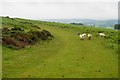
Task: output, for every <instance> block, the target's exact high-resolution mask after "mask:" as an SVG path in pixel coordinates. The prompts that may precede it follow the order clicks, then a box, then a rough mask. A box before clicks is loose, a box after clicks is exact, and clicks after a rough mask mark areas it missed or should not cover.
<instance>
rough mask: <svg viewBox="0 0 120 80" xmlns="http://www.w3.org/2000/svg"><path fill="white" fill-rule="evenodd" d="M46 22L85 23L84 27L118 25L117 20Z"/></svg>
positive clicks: (62, 21)
mask: <svg viewBox="0 0 120 80" xmlns="http://www.w3.org/2000/svg"><path fill="white" fill-rule="evenodd" d="M44 21H50V22H60V23H68V24H69V23H83V24H84V25H89V26H94V25H95V26H96V27H111V28H113V26H114V25H115V24H117V23H118V21H117V20H115V19H110V20H92V19H44Z"/></svg>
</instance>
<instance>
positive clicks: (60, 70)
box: [3, 27, 118, 78]
mask: <svg viewBox="0 0 120 80" xmlns="http://www.w3.org/2000/svg"><path fill="white" fill-rule="evenodd" d="M44 29H47V30H49V31H50V32H52V33H53V35H54V36H55V39H54V40H52V41H50V42H49V43H48V44H47V43H44V44H43V45H41V44H42V43H39V44H36V45H35V46H32V48H31V49H29V48H28V49H23V50H21V51H11V50H7V51H9V52H10V51H11V52H10V53H11V54H12V53H13V54H12V55H10V56H9V57H11V58H12V59H9V60H10V61H11V62H12V63H10V61H4V63H3V67H4V69H3V71H4V72H5V73H4V74H3V77H36V78H39V77H47V78H49V77H54V78H58V77H59V78H62V77H63V78H64V77H65V78H66V77H67V78H76V77H79V78H95V77H97V78H101V77H102V78H106V77H108V78H112V77H118V60H117V54H115V53H114V51H113V50H110V49H106V48H105V47H103V46H102V44H101V41H102V40H103V39H100V38H95V37H93V38H92V40H87V38H86V39H85V40H84V41H83V40H80V39H79V37H78V35H77V34H76V32H74V31H71V30H67V29H62V28H57V27H56V28H55V27H44ZM3 49H6V48H3ZM3 53H4V54H5V55H4V54H3V56H4V57H8V56H7V54H8V53H7V52H5V51H4V52H3ZM14 56H16V57H20V56H21V58H22V59H21V58H20V59H19V58H15V57H14ZM14 58H15V59H14ZM8 63H9V64H8ZM13 65H14V66H13ZM7 66H9V67H7ZM10 67H11V69H10ZM11 71H12V72H11Z"/></svg>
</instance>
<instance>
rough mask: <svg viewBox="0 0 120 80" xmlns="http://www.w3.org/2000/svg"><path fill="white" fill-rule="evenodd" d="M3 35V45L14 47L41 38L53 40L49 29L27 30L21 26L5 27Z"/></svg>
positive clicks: (34, 41)
mask: <svg viewBox="0 0 120 80" xmlns="http://www.w3.org/2000/svg"><path fill="white" fill-rule="evenodd" d="M2 35H3V37H2V42H3V45H5V46H8V47H10V48H13V49H20V48H23V47H25V46H27V45H30V44H35V43H36V42H38V41H40V40H51V39H52V38H53V35H52V34H51V33H50V32H49V31H47V30H42V31H32V30H31V31H28V32H25V31H24V30H22V29H21V28H20V27H13V28H11V29H8V28H3V29H2ZM49 38H51V39H49Z"/></svg>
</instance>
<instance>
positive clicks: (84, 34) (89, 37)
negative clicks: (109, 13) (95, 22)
mask: <svg viewBox="0 0 120 80" xmlns="http://www.w3.org/2000/svg"><path fill="white" fill-rule="evenodd" d="M78 35H79V37H80V39H81V40H84V39H85V36H86V33H83V34H80V33H79V34H78ZM99 36H100V37H104V36H105V34H104V33H99ZM87 37H88V39H89V40H90V39H91V38H92V34H89V33H88V34H87Z"/></svg>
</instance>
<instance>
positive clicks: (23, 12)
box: [1, 1, 118, 20]
mask: <svg viewBox="0 0 120 80" xmlns="http://www.w3.org/2000/svg"><path fill="white" fill-rule="evenodd" d="M1 4H2V13H1V15H2V16H10V17H22V18H31V19H75V18H77V19H99V20H101V19H102V20H103V19H117V18H118V2H75V1H74V2H71V1H69V2H68V1H67V2H65V1H61V2H58V1H52V2H48V1H46V2H43V1H42V2H37V1H34V2H33V1H32V2H28V1H26V2H25V1H24V2H23V1H22V2H7V1H6V2H2V3H1Z"/></svg>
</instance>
